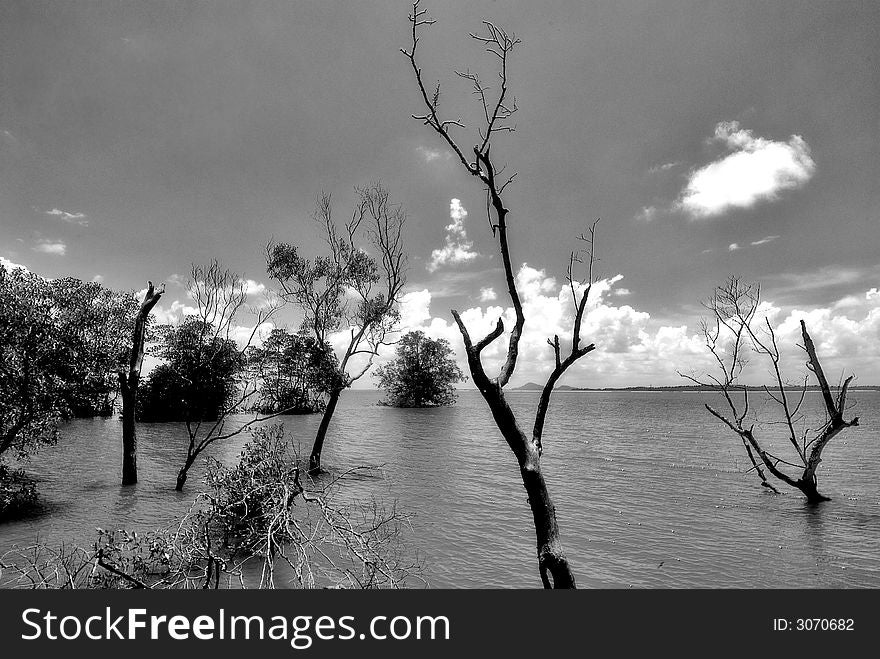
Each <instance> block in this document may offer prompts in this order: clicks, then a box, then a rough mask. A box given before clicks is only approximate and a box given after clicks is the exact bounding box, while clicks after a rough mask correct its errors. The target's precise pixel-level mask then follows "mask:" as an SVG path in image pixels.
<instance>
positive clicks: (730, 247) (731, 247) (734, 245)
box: [727, 243, 739, 252]
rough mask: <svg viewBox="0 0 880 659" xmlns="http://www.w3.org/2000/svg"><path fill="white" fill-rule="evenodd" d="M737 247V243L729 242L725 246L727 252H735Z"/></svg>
mask: <svg viewBox="0 0 880 659" xmlns="http://www.w3.org/2000/svg"><path fill="white" fill-rule="evenodd" d="M738 249H739V243H730V244H729V245H728V246H727V251H728V252H735V251H736V250H738Z"/></svg>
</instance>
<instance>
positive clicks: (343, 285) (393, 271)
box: [266, 183, 406, 474]
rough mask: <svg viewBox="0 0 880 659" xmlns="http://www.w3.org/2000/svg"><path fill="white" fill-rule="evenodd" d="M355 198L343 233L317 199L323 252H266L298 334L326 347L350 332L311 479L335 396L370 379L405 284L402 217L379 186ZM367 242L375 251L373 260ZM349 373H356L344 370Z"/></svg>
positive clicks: (275, 247)
mask: <svg viewBox="0 0 880 659" xmlns="http://www.w3.org/2000/svg"><path fill="white" fill-rule="evenodd" d="M355 192H356V193H357V196H358V203H357V205H356V206H355V208H354V211H353V212H352V216H351V220H349V221H347V222H346V223H345V224H344V225H343V226H342V227H338V226H337V224H336V221H335V220H334V218H333V216H332V212H331V210H332V209H331V203H330V195H328V194H322V195H321V196H320V197H318V201H317V205H316V209H315V214H314V220H315V222H316V223H317V224H318V226H319V227H320V230H321V231H322V232H323V234H324V237H325V240H326V242H327V246H328V248H329V249H328V253H327V254H325V255H321V256H318V257H316V258H315V259H308V258H304V257H303V256H301V254H300V253H299V250H298V248H297V246H296V245H292V244H288V243H274V242H273V243H270V244H269V245H268V247H267V250H266V252H267V254H266V257H267V270H268V272H269V275H270V276H271V277H272V278H273V279H275V280H276V281H277V282H278V284H279V285H280V287H281V296H282V297H283V298H284V300H285V301H287V302H291V303H293V304H295V305H296V306H298V307H299V308H300V309H301V311H302V312H303V329H305V330H306V331H308V332H309V333H311V334H312V335H313V336H314V337H315V341H316V342H317V345H319V346H323V345H327V344H328V341H329V339H330V336H331V335H332V334H333V333H335V332H339V331H348V333H349V336H348V341H347V342H346V344H345V346H344V348H343V349H342V352H341V357H340V359H339V362H338V367H337V369H336V376H337V377H336V381H335V383H333V386H332V387H331V388H330V392H329V398H328V401H327V407H326V408H325V409H324V415H323V416H322V417H321V423H320V425H319V426H318V431H317V433H316V435H315V442H314V444H313V446H312V452H311V455H310V456H309V472H310V473H313V474H314V473H317V472H320V471H321V452H322V450H323V448H324V440H325V438H326V436H327V430H328V428H329V427H330V420H331V419H332V418H333V414H334V412H335V411H336V404H337V403H338V402H339V397H340V395H341V394H342V392H343V391H345V390H346V389H347V388H348V387H350V386H351V385H352V383H353V382H355V381H356V380H358V379H360V378H361V377H363V376H364V375H365V374H366V373H367V371H368V370H369V369H370V367H371V366H372V365H373V360H374V358H375V357H376V355H377V354H378V350H379V347H380V346H382V345H386V344H387V342H386V337H387V336H388V335H389V334H390V333H392V332H393V330H394V328H395V326H396V324H397V321H398V317H399V314H398V310H397V306H398V303H399V301H400V293H401V290H402V289H403V286H404V284H405V283H406V272H405V271H406V254H405V252H404V250H403V240H402V236H401V231H402V229H403V225H404V223H405V221H406V213H405V212H404V211H403V209H402V208H401V207H400V206H398V205H395V204H392V203H391V201H390V195H389V193H388V191H387V190H386V189H385V188H384V187H383V186H382V185H381V184H379V183H373V184H371V185H369V186H366V187H362V188H356V189H355ZM365 244H366V245H370V246H371V247H372V250H373V253H372V254H370V253H368V252H367V251H366V250H365V248H364V245H365ZM358 357H361V358H362V359H366V361H365V362H364V363H363V365H361V366H360V368H358V367H357V366H354V364H353V363H352V361H353V360H356V359H357V358H358ZM352 367H354V368H356V369H357V370H356V371H355V372H349V368H352Z"/></svg>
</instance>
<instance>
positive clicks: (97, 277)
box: [92, 275, 104, 284]
mask: <svg viewBox="0 0 880 659" xmlns="http://www.w3.org/2000/svg"><path fill="white" fill-rule="evenodd" d="M92 281H93V282H95V283H96V284H102V283H104V275H95V276H94V277H92Z"/></svg>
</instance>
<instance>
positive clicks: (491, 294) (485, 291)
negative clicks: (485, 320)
mask: <svg viewBox="0 0 880 659" xmlns="http://www.w3.org/2000/svg"><path fill="white" fill-rule="evenodd" d="M497 299H498V294H497V293H496V292H495V289H494V288H491V287H486V288H481V289H480V302H491V301H492V300H497Z"/></svg>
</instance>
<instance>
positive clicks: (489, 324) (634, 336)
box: [401, 265, 709, 386]
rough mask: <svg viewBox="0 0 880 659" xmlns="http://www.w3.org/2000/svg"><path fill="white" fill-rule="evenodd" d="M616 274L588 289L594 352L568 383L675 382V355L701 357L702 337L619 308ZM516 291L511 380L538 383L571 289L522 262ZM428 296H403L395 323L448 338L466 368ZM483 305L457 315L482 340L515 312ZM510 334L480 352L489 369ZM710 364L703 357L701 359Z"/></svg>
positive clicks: (566, 322)
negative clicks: (518, 330)
mask: <svg viewBox="0 0 880 659" xmlns="http://www.w3.org/2000/svg"><path fill="white" fill-rule="evenodd" d="M622 279H623V277H622V276H621V275H617V276H614V277H610V278H607V279H603V280H600V281H599V282H597V283H596V284H594V286H593V290H592V295H591V301H590V303H589V304H588V308H587V314H586V317H585V318H584V324H583V327H582V330H581V339H582V341H584V342H595V343H596V345H597V346H598V349H597V350H596V351H594V352H592V353H590V355H589V356H588V357H586V358H584V359H583V360H581V361H580V362H578V364H577V365H575V366H574V367H572V368H571V369H570V371H569V373H568V374H567V377H568V380H567V381H568V382H569V383H571V384H580V385H584V386H587V385H596V386H626V385H629V384H632V382H633V381H639V382H645V381H648V382H655V383H665V384H677V383H678V375H677V374H676V370H675V369H676V367H677V366H680V364H678V363H677V360H678V359H682V358H685V356H686V358H687V359H688V360H689V361H691V362H692V361H693V360H694V359H701V358H703V357H702V356H701V355H702V348H703V342H702V340H701V339H700V338H699V336H697V335H696V334H695V333H692V332H690V331H689V330H688V328H687V326H685V325H682V326H679V327H667V326H665V325H663V324H660V323H657V322H655V321H653V320H652V319H651V317H650V314H648V313H646V312H643V311H638V310H636V309H634V308H632V307H631V306H629V305H621V306H617V305H615V304H612V303H611V302H610V300H611V299H612V298H614V297H616V293H617V290H626V289H621V288H620V287H619V285H618V284H619V282H620V281H621V280H622ZM516 282H517V288H518V290H519V291H520V295H521V298H522V303H523V310H524V312H525V315H526V325H525V328H524V332H523V335H522V338H521V341H520V359H519V362H518V366H517V372H516V380H515V382H514V384H518V383H522V382H525V381H528V380H534V381H540V380H542V379H543V378H545V377H546V375H547V374H548V372H549V370H550V369H551V368H552V361H553V360H552V353H551V351H550V349H549V347H548V346H547V339H548V338H550V337H552V336H553V335H555V334H558V335H559V337H560V340H561V341H562V342H563V347H564V346H565V345H566V344H568V345H570V340H571V330H572V321H573V314H574V310H573V305H572V301H571V292H570V290H569V288H568V285H567V282H560V281H557V279H556V278H554V277H549V276H547V274H546V273H545V272H544V271H543V270H540V269H536V268H533V267H531V266H529V265H523V266H522V267H521V268H520V270H519V271H518V272H517V274H516ZM432 301H433V300H432V294H431V291H430V290H428V289H424V290H422V291H418V292H413V293H409V294H408V295H407V296H405V297H404V301H403V304H402V305H401V322H402V326H403V327H404V328H405V329H406V331H408V330H411V329H419V330H422V331H423V332H425V333H426V334H427V335H428V336H431V337H432V338H442V339H446V340H448V341H449V342H450V344H451V345H452V346H453V347H454V348H455V350H456V356H457V359H458V361H459V365H460V367H461V368H462V369H463V370H464V371H465V372H467V363H466V360H465V357H464V347H463V344H462V340H461V336H460V333H459V331H458V327H457V326H456V324H455V323H454V321H452V319H451V317H450V316H449V313H448V312H447V311H446V310H445V309H443V310H438V312H437V313H439V314H440V315H434V314H435V311H434V310H433V309H432ZM482 302H487V303H488V304H481V305H479V306H474V307H471V308H469V309H465V310H464V311H462V312H461V318H462V320H463V321H464V323H465V325H466V326H467V327H468V330H469V332H470V334H471V336H472V338H474V340H477V339H478V338H482V337H483V336H484V335H485V334H487V333H488V332H489V331H490V330H491V329H492V328H493V327H494V326H495V323H496V321H497V320H498V318H499V317H500V318H502V319H503V321H504V326H505V328H506V329H507V330H509V329H510V328H512V327H513V324H514V319H515V315H514V311H513V308H512V307H510V306H500V305H493V304H491V302H492V301H491V300H482ZM508 337H509V334H508V333H507V332H505V334H504V336H502V337H501V338H500V339H498V340H496V341H495V342H493V343H492V344H490V345H489V346H488V347H487V348H486V349H485V350H484V351H483V361H484V364H485V365H486V369H487V372H489V373H490V374H497V372H498V370H499V369H500V367H501V364H502V363H503V361H504V358H505V356H506V347H507V339H508ZM705 363H706V364H707V365H708V364H709V362H708V360H705Z"/></svg>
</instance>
